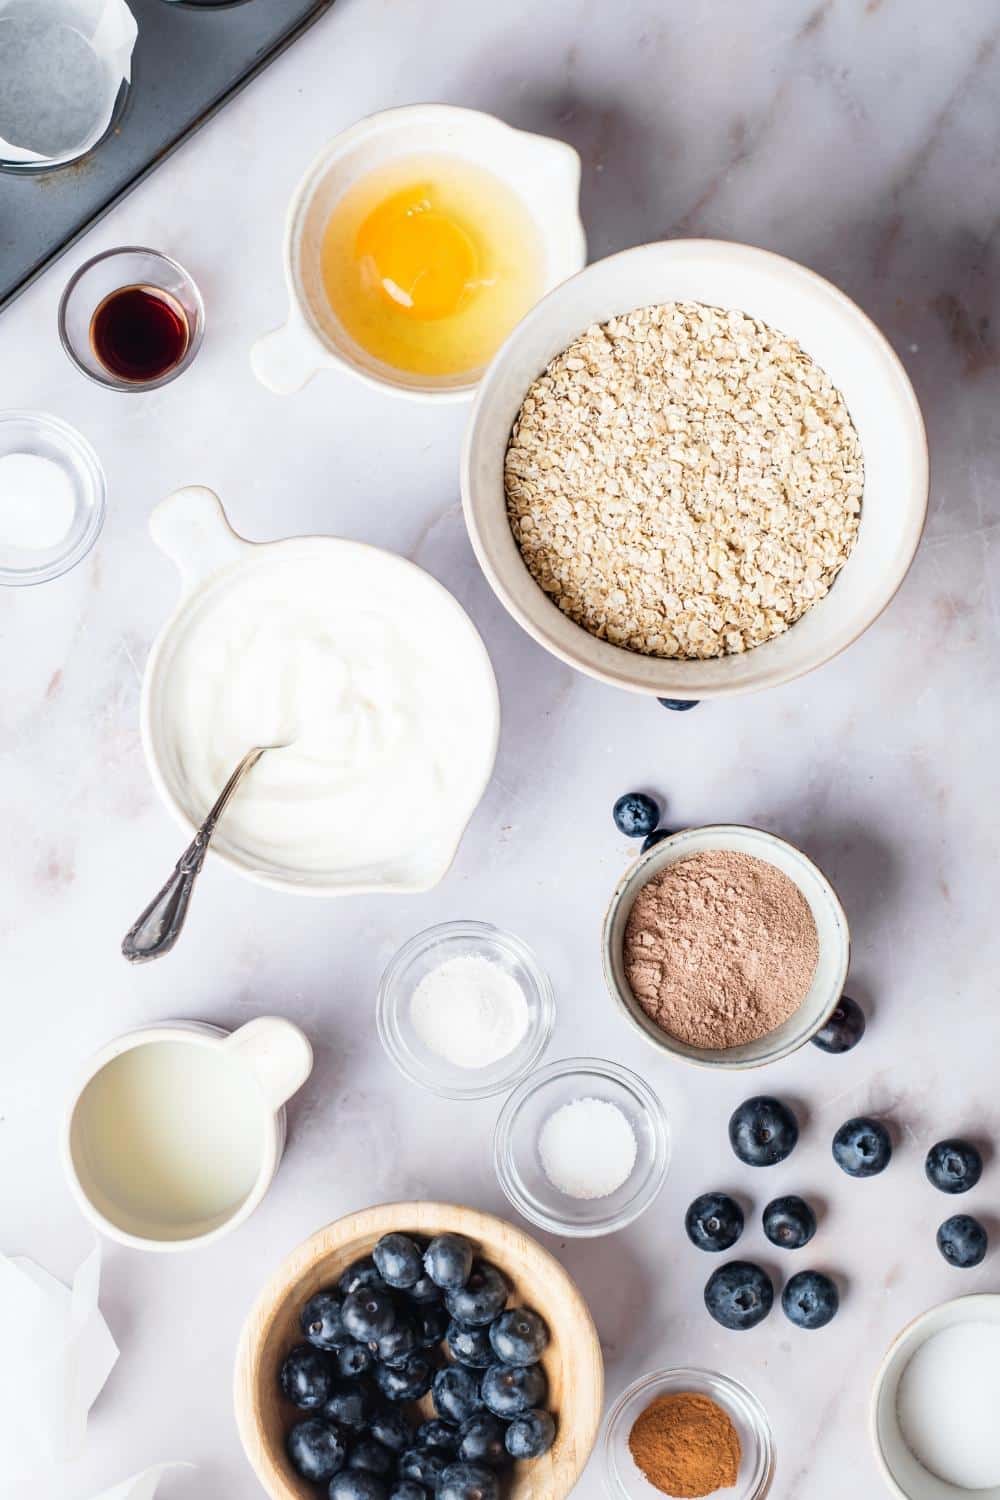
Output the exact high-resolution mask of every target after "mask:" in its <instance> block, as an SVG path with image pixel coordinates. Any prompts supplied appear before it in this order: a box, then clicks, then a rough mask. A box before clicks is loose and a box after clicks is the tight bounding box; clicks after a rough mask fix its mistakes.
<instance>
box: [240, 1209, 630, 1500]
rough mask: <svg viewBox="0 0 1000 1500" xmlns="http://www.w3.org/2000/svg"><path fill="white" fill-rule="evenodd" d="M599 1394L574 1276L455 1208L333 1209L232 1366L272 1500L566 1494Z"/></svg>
mask: <svg viewBox="0 0 1000 1500" xmlns="http://www.w3.org/2000/svg"><path fill="white" fill-rule="evenodd" d="M603 1399H604V1368H603V1362H602V1359H601V1348H600V1343H599V1341H598V1337H597V1330H596V1329H595V1327H594V1323H593V1319H592V1318H591V1316H590V1313H589V1311H588V1309H587V1305H586V1303H585V1302H584V1300H583V1298H582V1297H581V1295H580V1293H579V1291H578V1290H577V1288H576V1286H575V1285H574V1283H573V1281H572V1280H571V1279H570V1277H569V1276H568V1275H567V1273H566V1272H565V1270H564V1269H563V1268H562V1266H561V1265H560V1264H559V1262H558V1261H557V1260H555V1258H554V1257H553V1256H551V1255H550V1254H549V1253H548V1251H547V1250H543V1249H542V1247H541V1246H540V1245H539V1244H537V1243H536V1242H535V1241H534V1240H533V1239H531V1238H530V1237H529V1236H528V1235H526V1234H524V1233H522V1231H521V1230H519V1229H516V1228H515V1227H514V1226H513V1225H511V1224H508V1223H505V1222H504V1220H502V1219H498V1218H494V1217H493V1216H492V1215H491V1214H483V1213H478V1212H476V1211H475V1210H474V1209H471V1208H461V1207H457V1206H455V1205H453V1204H447V1203H392V1204H384V1205H382V1206H381V1207H378V1208H370V1209H365V1210H363V1211H362V1212H360V1213H356V1214H350V1215H348V1216H347V1217H346V1218H343V1219H338V1220H337V1222H336V1223H335V1224H330V1225H328V1226H327V1228H325V1229H321V1230H320V1231H319V1233H318V1234H314V1235H313V1236H312V1238H311V1239H309V1240H306V1242H305V1244H303V1245H300V1246H299V1248H298V1249H297V1250H296V1251H295V1252H294V1253H293V1254H292V1255H291V1256H289V1258H288V1259H287V1260H286V1261H285V1263H284V1264H283V1265H282V1266H281V1267H280V1268H279V1270H278V1271H277V1272H276V1274H275V1275H274V1276H273V1277H272V1278H271V1280H270V1282H269V1283H268V1285H267V1286H266V1287H265V1288H264V1291H263V1292H262V1293H261V1295H260V1297H259V1298H258V1300H257V1302H256V1304H255V1306H254V1308H253V1310H252V1311H251V1313H250V1316H249V1317H248V1319H247V1322H246V1325H245V1327H244V1329H243V1334H242V1337H241V1339H240V1346H239V1351H238V1354H237V1360H236V1416H237V1422H238V1424H239V1429H240V1436H241V1438H242V1440H243V1446H244V1448H245V1449H246V1452H247V1456H248V1457H249V1459H250V1462H251V1463H252V1465H253V1467H254V1469H255V1470H256V1473H257V1477H258V1478H259V1479H260V1482H261V1484H262V1485H263V1487H264V1489H265V1490H266V1491H267V1493H268V1495H270V1496H271V1497H272V1500H317V1497H329V1500H562V1497H563V1496H565V1495H568V1494H569V1492H570V1490H571V1489H572V1488H573V1486H574V1485H575V1484H576V1482H577V1480H578V1479H579V1478H580V1475H581V1473H582V1472H583V1468H584V1465H585V1464H586V1462H587V1459H588V1458H589V1456H590V1452H591V1449H592V1448H593V1445H594V1441H595V1439H596V1437H597V1432H598V1428H599V1426H600V1420H601V1410H602V1405H603Z"/></svg>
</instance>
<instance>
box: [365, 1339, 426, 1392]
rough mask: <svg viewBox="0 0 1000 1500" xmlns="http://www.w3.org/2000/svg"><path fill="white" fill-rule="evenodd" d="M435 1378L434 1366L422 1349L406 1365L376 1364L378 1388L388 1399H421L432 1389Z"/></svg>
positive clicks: (411, 1356) (412, 1355)
mask: <svg viewBox="0 0 1000 1500" xmlns="http://www.w3.org/2000/svg"><path fill="white" fill-rule="evenodd" d="M433 1378H434V1366H433V1365H432V1364H431V1362H430V1360H429V1359H428V1358H427V1355H426V1354H424V1353H423V1352H421V1351H420V1350H418V1351H417V1353H416V1354H411V1355H410V1357H409V1359H408V1360H407V1361H406V1364H405V1365H398V1366H397V1365H376V1366H375V1379H376V1381H377V1382H378V1388H379V1390H380V1391H381V1392H382V1394H383V1396H384V1397H385V1398H386V1400H387V1401H419V1400H420V1398H421V1396H426V1394H427V1392H428V1391H429V1390H430V1388H431V1381H432V1380H433Z"/></svg>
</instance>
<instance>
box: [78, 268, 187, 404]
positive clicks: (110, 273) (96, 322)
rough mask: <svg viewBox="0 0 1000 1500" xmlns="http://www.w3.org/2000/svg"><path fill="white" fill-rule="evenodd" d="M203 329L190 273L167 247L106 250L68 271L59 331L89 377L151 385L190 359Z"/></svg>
mask: <svg viewBox="0 0 1000 1500" xmlns="http://www.w3.org/2000/svg"><path fill="white" fill-rule="evenodd" d="M204 331H205V307H204V303H203V302H202V300H201V293H200V292H199V290H198V287H197V285H196V284H195V281H194V279H193V278H192V277H191V276H190V275H189V274H188V272H187V271H185V269H184V267H183V266H181V265H178V263H177V261H175V260H171V259H170V257H169V256H167V255H161V254H160V253H159V252H158V251H156V250H146V249H143V248H141V247H139V246H126V247H124V248H123V249H120V250H106V251H105V252H104V253H103V254H102V255H96V256H94V258H93V260H88V261H87V262H86V263H85V264H84V265H82V266H81V267H80V268H79V270H78V271H76V272H75V274H74V275H73V277H72V278H71V280H70V281H69V283H68V285H67V287H66V290H65V291H64V292H63V294H62V299H61V301H60V303H59V337H60V339H61V341H62V346H63V348H64V349H65V350H66V353H67V354H68V355H69V357H70V359H71V360H72V361H73V363H74V364H75V365H76V367H77V369H78V370H81V371H82V372H83V374H84V375H86V376H88V377H89V379H91V380H96V381H97V383H98V384H99V385H103V386H107V387H108V388H109V389H110V390H114V391H153V390H157V389H158V388H159V387H160V386H163V385H167V384H168V383H169V382H170V381H171V380H176V378H177V376H178V375H180V374H181V373H182V372H183V371H184V370H186V369H187V368H188V366H189V365H190V364H191V362H192V361H193V359H194V358H195V355H196V354H197V353H198V350H199V349H200V348H201V341H202V337H203V335H204Z"/></svg>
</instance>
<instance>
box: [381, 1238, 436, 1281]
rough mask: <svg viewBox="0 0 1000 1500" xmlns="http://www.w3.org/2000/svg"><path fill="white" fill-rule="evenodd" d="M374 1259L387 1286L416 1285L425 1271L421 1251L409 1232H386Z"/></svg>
mask: <svg viewBox="0 0 1000 1500" xmlns="http://www.w3.org/2000/svg"><path fill="white" fill-rule="evenodd" d="M372 1260H373V1261H374V1262H375V1266H376V1269H377V1270H378V1272H379V1274H380V1275H381V1277H382V1280H383V1281H384V1282H385V1283H386V1285H387V1286H395V1287H409V1286H415V1285H416V1284H417V1282H418V1281H419V1280H420V1277H421V1274H422V1272H423V1263H422V1261H421V1257H420V1251H419V1250H418V1249H417V1247H416V1245H415V1244H414V1243H413V1241H412V1240H411V1239H410V1236H409V1235H408V1234H384V1235H383V1236H382V1238H381V1239H380V1240H379V1242H378V1244H377V1245H376V1246H375V1249H374V1250H373V1251H372Z"/></svg>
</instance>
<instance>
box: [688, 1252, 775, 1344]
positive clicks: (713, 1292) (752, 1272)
mask: <svg viewBox="0 0 1000 1500" xmlns="http://www.w3.org/2000/svg"><path fill="white" fill-rule="evenodd" d="M773 1303H774V1287H773V1286H772V1285H771V1278H770V1277H769V1276H768V1275H767V1273H766V1272H765V1271H762V1270H761V1268H760V1266H755V1265H752V1264H751V1263H750V1261H746V1260H731V1261H729V1262H727V1264H726V1265H724V1266H720V1267H719V1269H718V1270H717V1271H713V1272H712V1274H711V1276H710V1277H709V1278H708V1283H707V1285H706V1287H705V1306H706V1307H707V1308H708V1310H709V1312H710V1313H711V1315H712V1317H713V1318H714V1319H715V1321H716V1322H717V1323H721V1324H722V1326H723V1328H733V1329H739V1330H741V1331H742V1330H744V1329H747V1328H754V1327H756V1325H757V1324H758V1323H760V1322H761V1321H762V1320H763V1319H764V1318H766V1317H767V1315H768V1313H769V1312H770V1311H771V1307H772V1305H773Z"/></svg>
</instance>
